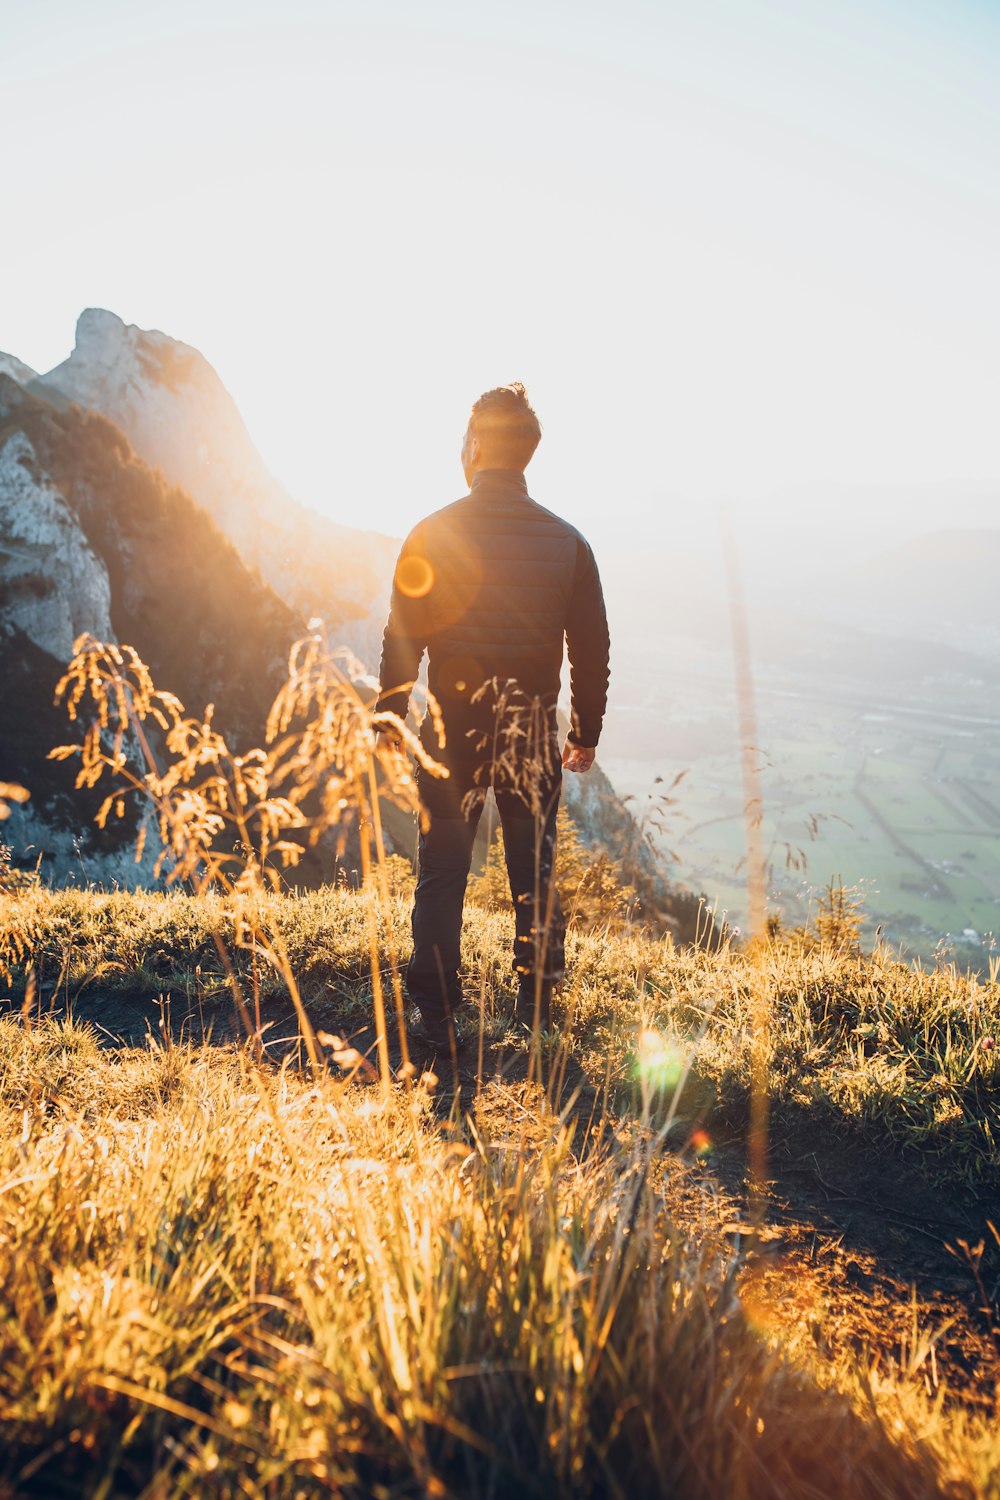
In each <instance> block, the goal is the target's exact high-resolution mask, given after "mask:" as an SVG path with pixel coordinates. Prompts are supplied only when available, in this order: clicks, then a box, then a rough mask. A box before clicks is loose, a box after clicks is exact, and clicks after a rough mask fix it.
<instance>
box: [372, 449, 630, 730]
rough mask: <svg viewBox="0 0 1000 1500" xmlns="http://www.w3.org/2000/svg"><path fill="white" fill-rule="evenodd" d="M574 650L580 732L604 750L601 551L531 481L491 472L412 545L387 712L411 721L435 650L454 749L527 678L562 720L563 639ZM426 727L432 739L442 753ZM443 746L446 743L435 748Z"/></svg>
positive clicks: (384, 703)
mask: <svg viewBox="0 0 1000 1500" xmlns="http://www.w3.org/2000/svg"><path fill="white" fill-rule="evenodd" d="M564 638H565V641H566V645H567V647H568V649H569V661H570V690H571V700H572V707H571V721H572V722H571V730H570V739H571V740H572V741H573V742H574V743H575V744H578V745H596V744H597V741H598V739H599V738H600V733H601V724H602V721H603V719H604V711H605V707H606V704H607V691H608V651H609V642H608V621H607V614H606V612H605V608H604V597H603V595H602V593H601V581H600V578H599V576H598V572H597V564H596V563H595V561H594V554H593V552H592V551H591V550H590V547H589V546H588V545H587V543H586V541H584V539H583V537H582V536H581V535H580V533H579V532H578V531H577V530H576V529H575V528H574V527H572V526H570V525H569V524H568V523H567V522H566V521H563V520H561V519H560V518H559V516H555V515H553V514H552V512H551V511H548V510H544V509H543V508H542V506H540V505H537V504H536V503H535V501H534V500H532V499H531V498H530V496H529V494H528V489H527V485H526V484H525V481H524V475H523V474H521V473H518V472H517V471H515V470H511V469H487V470H483V471H480V473H478V474H477V475H476V476H475V478H474V479H473V481H472V491H471V493H470V494H469V495H467V496H466V497H465V498H464V499H462V500H456V501H455V503H454V504H453V505H448V506H446V507H445V508H444V510H439V511H436V512H435V513H434V515H431V516H428V517H427V518H426V520H424V521H421V522H420V523H419V525H417V526H416V527H414V529H413V531H412V532H411V533H410V535H409V536H408V537H407V539H406V541H405V542H404V543H403V547H402V550H401V552H400V554H399V561H398V562H397V564H396V573H395V577H394V580H393V590H392V605H391V608H390V612H389V622H388V624H387V625H386V628H385V635H384V637H383V641H382V665H381V668H380V671H379V679H380V682H381V684H382V691H381V694H380V696H379V699H378V702H377V704H376V711H377V712H378V711H387V712H391V713H395V714H398V715H399V717H400V718H405V717H406V713H407V709H408V706H409V699H410V691H411V689H412V687H413V683H414V681H415V680H416V676H417V673H418V671H419V668H420V661H421V658H422V656H423V653H424V651H425V650H426V651H427V653H428V670H427V685H428V688H429V689H430V691H431V693H432V694H433V696H434V697H435V698H436V699H437V701H438V704H439V705H440V707H441V711H442V714H443V717H444V721H445V728H446V731H447V739H448V746H449V752H450V754H451V755H454V754H456V753H460V748H459V747H461V746H462V745H463V744H465V743H467V742H469V741H470V740H472V739H474V737H475V735H476V733H477V732H480V731H481V730H483V729H484V728H486V727H487V726H486V714H487V711H488V709H489V694H487V695H485V696H484V697H483V699H481V701H480V703H479V704H476V703H474V702H473V701H472V700H473V697H474V695H475V694H476V692H477V689H479V688H481V687H482V686H483V685H484V684H485V683H488V682H491V681H492V680H496V681H498V682H499V684H500V685H501V687H502V686H503V685H505V684H509V683H510V682H511V681H512V680H514V681H516V683H517V685H518V687H519V688H520V690H521V692H522V693H523V694H525V695H526V696H527V697H528V698H529V699H540V700H541V702H542V703H543V704H544V705H545V707H546V709H547V710H548V711H549V713H550V714H551V715H552V718H553V723H554V714H555V704H556V699H557V697H558V695H559V677H560V672H561V670H562V657H563V640H564ZM429 720H430V716H429V715H428V717H427V719H425V721H424V729H423V731H422V733H423V738H424V742H425V743H426V744H430V745H432V746H434V741H433V737H432V735H431V734H430V733H429ZM435 748H436V746H435Z"/></svg>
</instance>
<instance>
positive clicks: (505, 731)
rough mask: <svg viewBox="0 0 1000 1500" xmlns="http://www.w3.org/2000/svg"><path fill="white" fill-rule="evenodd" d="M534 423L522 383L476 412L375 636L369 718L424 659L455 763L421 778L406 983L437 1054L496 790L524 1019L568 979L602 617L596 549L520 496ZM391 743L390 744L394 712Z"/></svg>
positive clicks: (596, 720) (535, 435)
mask: <svg viewBox="0 0 1000 1500" xmlns="http://www.w3.org/2000/svg"><path fill="white" fill-rule="evenodd" d="M540 438H541V427H540V425H539V422H538V418H537V417H536V415H535V413H534V411H533V410H532V408H531V406H530V404H529V402H528V398H527V395H526V393H525V390H524V387H523V385H520V384H514V385H509V386H502V387H500V388H498V389H497V390H492V391H487V392H486V394H485V395H483V396H480V398H479V400H478V401H477V402H476V403H475V405H474V406H473V408H472V413H471V415H470V418H469V425H468V428H467V430H466V434H465V441H464V443H463V446H462V468H463V469H464V471H465V478H466V482H467V484H468V485H469V494H468V495H467V496H466V497H465V498H464V499H462V500H457V501H456V502H455V503H454V504H453V505H448V506H446V507H445V508H444V510H439V511H436V512H435V513H434V514H433V515H431V516H428V517H427V518H426V520H423V521H421V522H420V523H419V525H418V526H416V527H415V528H414V530H413V531H412V532H411V533H410V535H409V536H408V537H407V539H406V541H405V542H404V543H403V547H402V551H401V552H400V555H399V561H398V562H397V564H396V572H395V577H394V580H393V590H392V605H391V608H390V613H389V622H388V624H387V626H386V629H385V635H384V637H383V643H382V665H381V669H380V673H379V677H380V682H381V693H380V696H379V698H378V701H377V703H376V705H375V712H376V714H390V715H395V716H396V717H397V718H399V719H401V720H402V719H405V717H406V714H407V711H408V707H409V700H410V693H411V690H412V688H413V684H414V682H415V680H416V677H417V673H418V671H419V668H420V662H421V658H422V656H423V653H424V651H425V650H426V651H427V653H428V688H429V691H430V693H431V695H432V696H433V698H434V699H436V701H437V704H438V706H439V708H440V714H441V720H442V722H443V731H444V732H443V734H442V733H439V730H438V729H437V728H436V727H435V723H434V719H433V716H432V715H431V714H430V713H428V714H427V715H426V717H425V718H424V721H423V724H422V726H421V732H420V737H421V742H422V744H423V745H424V747H425V748H426V749H427V751H428V752H429V754H430V755H431V756H433V758H434V759H435V760H437V761H439V762H441V763H442V764H443V765H444V766H445V767H446V768H447V771H448V775H447V776H446V777H435V776H433V775H431V774H429V773H428V772H427V771H426V770H424V769H423V768H421V769H420V770H419V772H418V786H419V791H420V798H421V802H422V805H423V807H424V810H425V812H426V814H427V817H428V820H429V822H428V826H427V828H426V830H425V831H423V832H421V835H420V844H419V854H418V880H417V890H416V896H415V900H414V907H413V956H412V958H411V959H410V962H409V966H408V968H407V974H406V980H407V989H408V992H409V996H410V999H411V1000H412V1001H414V1002H415V1003H416V1004H417V1005H418V1006H419V1008H420V1012H421V1017H422V1021H423V1030H424V1034H425V1035H426V1037H427V1039H428V1040H429V1041H430V1042H431V1043H432V1044H434V1045H439V1046H449V1045H450V1044H452V1043H453V1041H454V1033H453V1029H452V1019H453V1016H454V1013H455V1011H456V1009H457V1008H458V1006H459V1005H460V1004H461V1000H462V993H461V983H460V979H459V967H460V961H461V952H460V949H461V931H462V907H463V902H464V899H465V887H466V883H467V880H468V876H469V868H470V865H471V862H472V849H473V843H474V840H475V836H476V829H477V826H478V823H479V818H480V814H481V812H482V807H483V802H484V800H485V795H486V790H487V789H488V788H489V787H492V788H493V792H494V795H495V798H496V804H497V810H498V812H499V814H500V822H501V826H502V828H503V835H504V850H505V854H506V859H507V873H508V876H509V878H510V889H511V896H512V898H513V901H514V913H515V940H514V972H515V974H516V975H517V977H518V981H519V982H518V992H517V1001H516V1014H517V1017H518V1019H519V1020H520V1021H522V1022H523V1023H524V1024H526V1025H528V1026H536V1025H541V1026H542V1027H543V1028H544V1027H547V1026H548V1025H549V1020H550V1002H551V996H552V988H553V985H554V983H555V982H556V981H557V980H558V979H559V978H560V977H561V976H562V972H563V920H562V913H561V911H560V909H559V899H558V895H557V894H556V890H555V886H554V883H553V881H552V863H553V854H554V848H555V822H556V810H557V807H558V803H559V792H560V785H561V779H562V771H563V770H564V769H565V770H567V771H588V770H589V769H590V767H591V766H592V765H593V763H594V754H595V747H596V745H597V741H598V738H599V736H600V733H601V724H602V721H603V718H604V711H605V707H606V703H607V688H608V650H609V643H608V623H607V616H606V613H605V608H604V599H603V595H602V593H601V583H600V578H599V576H598V572H597V565H596V563H595V561H594V554H593V553H592V551H591V550H590V547H589V546H588V545H587V543H586V541H585V540H584V539H583V537H582V536H581V535H580V533H579V532H578V531H576V530H575V529H574V528H573V527H572V526H570V525H569V524H568V523H567V522H566V521H563V520H561V519H560V518H559V517H558V516H555V515H553V514H552V512H551V511H548V510H544V509H543V508H542V507H541V506H540V505H537V504H536V503H535V501H534V500H532V499H531V498H530V496H529V495H528V489H527V485H526V483H525V479H524V470H525V468H526V467H527V465H528V463H529V461H530V460H531V457H532V455H533V453H534V451H535V449H536V448H537V446H538V443H539V439H540ZM564 639H565V642H566V645H567V647H568V651H569V661H570V686H571V702H572V706H571V728H570V732H569V735H568V738H567V741H566V744H565V746H564V748H563V750H562V754H561V756H560V754H559V747H558V739H557V736H558V728H557V722H556V701H557V698H558V694H559V679H560V673H561V670H562V659H563V641H564ZM381 735H382V736H383V737H384V738H383V740H382V742H383V743H390V744H397V745H398V742H399V737H398V731H396V730H394V728H393V726H392V723H391V720H389V721H387V722H383V725H382V728H381Z"/></svg>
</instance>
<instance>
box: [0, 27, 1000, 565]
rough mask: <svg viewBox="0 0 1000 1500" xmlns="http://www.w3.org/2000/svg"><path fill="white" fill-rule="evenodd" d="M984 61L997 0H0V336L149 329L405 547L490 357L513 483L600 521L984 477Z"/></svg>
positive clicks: (997, 352) (989, 445)
mask: <svg viewBox="0 0 1000 1500" xmlns="http://www.w3.org/2000/svg"><path fill="white" fill-rule="evenodd" d="M998 78H1000V3H997V0H979V3H974V0H863V3H853V0H616V3H615V4H614V5H611V4H609V3H607V0H601V3H599V4H596V3H592V0H574V3H573V4H571V5H570V4H566V5H563V4H554V3H547V0H504V3H502V4H501V3H497V0H494V3H492V4H480V3H478V0H426V3H421V4H418V3H416V0H364V3H358V4H351V3H347V0H326V3H320V0H284V3H282V4H281V5H278V4H262V3H258V0H242V3H240V4H238V5H237V4H233V3H227V0H169V3H166V0H152V3H150V0H146V3H144V4H143V5H141V6H137V5H135V4H134V0H88V3H87V4H86V5H83V4H80V3H79V0H30V3H28V0H16V3H12V0H0V126H2V132H3V134H2V139H3V141H4V143H5V146H4V165H3V208H2V211H0V212H2V219H3V232H2V236H0V246H2V248H0V257H2V259H0V270H2V275H0V348H3V349H7V350H8V351H10V352H12V353H14V354H17V355H18V356H20V357H21V358H22V359H25V360H27V361H28V362H29V363H30V364H32V365H34V366H35V367H36V368H38V369H47V368H49V367H51V366H52V365H54V364H55V363H57V362H58V361H59V360H61V359H62V358H64V357H65V355H66V354H67V353H68V351H69V348H70V347H71V345H72V337H73V327H74V323H75V320H76V317H77V315H78V313H79V312H80V310H81V308H83V307H85V306H88V305H96V306H103V307H109V308H112V309H113V310H114V311H116V312H117V313H119V314H120V315H121V316H122V317H123V318H125V320H126V321H128V322H134V323H138V324H140V325H141V326H143V327H155V328H161V329H163V330H164V331H166V332H168V333H170V334H173V335H174V336H175V337H177V338H180V339H183V340H185V341H186V342H188V343H192V344H194V345H196V346H197V347H198V348H199V349H201V350H202V352H203V353H204V354H205V355H206V356H207V357H208V358H209V359H210V360H211V361H212V363H213V364H214V365H215V367H216V368H217V370H218V371H219V374H220V375H221V376H222V378H223V380H224V381H225V383H226V384H227V386H228V387H229V389H230V390H231V391H232V392H233V394H234V396H235V397H236V399H237V401H238V403H239V405H240V407H241V409H242V411H243V414H244V416H245V418H246V420H247V423H248V426H249V428H250V431H251V433H252V435H253V436H254V438H255V440H256V441H257V444H258V446H259V447H260V449H261V451H262V452H263V454H264V456H265V458H266V459H267V461H268V463H269V464H270V465H271V467H272V468H273V469H274V471H275V472H276V473H277V474H278V475H279V477H281V478H282V479H283V480H284V481H285V482H286V483H287V484H288V485H289V487H290V488H291V489H292V490H293V492H294V493H296V494H297V495H299V496H300V497H301V498H302V499H305V500H308V501H310V502H311V503H313V504H315V505H318V506H320V507H323V508H325V509H327V510H329V511H330V513H331V514H333V515H335V516H337V517H338V518H339V519H342V520H345V521H350V522H353V523H354V524H363V525H370V526H374V527H378V528H379V529H383V530H388V531H394V532H397V533H398V532H401V531H403V530H404V529H406V527H407V526H408V525H409V523H410V521H412V519H413V518H414V516H415V515H416V514H417V513H419V512H421V511H424V510H426V509H428V508H432V507H433V506H436V505H438V504H442V503H444V502H446V501H447V500H449V499H451V498H454V497H455V496H456V495H458V494H459V493H461V492H462V488H463V486H462V481H461V476H460V472H459V467H458V461H457V453H458V447H459V442H460V437H461V432H462V428H463V426H464V422H465V417H466V414H467V410H468V406H469V404H470V402H471V400H472V399H473V398H474V397H475V396H476V395H477V394H478V393H479V392H480V391H481V390H482V389H484V388H485V387H487V386H490V385H494V384H496V383H498V382H502V381H505V380H509V379H513V378H520V379H523V380H524V381H525V382H526V383H527V384H528V386H529V390H530V391H531V394H532V396H533V398H534V400H535V404H536V406H537V409H538V411H539V414H540V416H541V418H542V422H543V425H544V427H545V433H546V435H545V439H544V442H543V445H542V448H541V450H540V451H539V455H538V457H537V459H536V461H535V463H534V465H533V466H532V470H531V473H530V477H531V480H532V488H533V491H534V492H535V493H536V495H537V496H538V498H539V499H541V500H543V502H545V503H547V504H550V505H551V506H552V507H553V508H554V509H556V510H559V511H562V512H563V513H565V514H568V515H571V516H573V517H575V518H576V519H578V521H579V522H580V524H582V525H583V526H584V528H585V529H587V530H589V531H590V532H591V533H592V534H593V535H594V536H595V538H601V537H604V538H607V539H608V540H609V542H610V540H613V539H617V540H619V541H621V540H623V539H625V538H634V537H636V536H637V535H638V534H639V527H640V524H643V525H645V526H655V529H656V530H657V532H658V533H659V534H661V535H662V534H664V532H665V531H667V530H669V526H670V516H671V510H672V507H675V506H677V505H679V504H680V503H681V502H683V503H684V504H685V505H690V504H697V503H704V502H705V501H707V500H709V499H712V498H715V497H717V496H720V495H725V496H728V497H730V498H731V499H733V500H734V502H735V503H736V505H737V506H740V505H742V506H743V507H744V508H745V507H746V506H748V505H750V504H751V503H752V502H753V498H754V497H756V496H760V495H764V494H768V493H770V492H773V491H775V490H777V491H783V492H786V493H788V494H795V493H796V491H797V487H798V486H800V485H803V484H809V485H815V484H816V483H822V484H830V483H835V484H837V483H849V484H854V485H860V486H863V487H869V486H894V487H895V486H898V487H899V493H900V494H905V493H906V491H907V488H908V487H911V486H914V485H921V486H924V487H927V486H930V487H934V486H937V485H939V484H940V485H945V486H947V485H952V484H956V485H958V484H965V483H967V482H972V483H977V484H979V485H980V486H981V485H982V484H983V483H984V482H992V481H996V480H998V479H1000V461H998V453H997V443H996V434H997V429H998V413H1000V400H998V398H1000V295H998V273H997V267H998V266H1000V87H998ZM677 497H680V498H679V499H678V498H677Z"/></svg>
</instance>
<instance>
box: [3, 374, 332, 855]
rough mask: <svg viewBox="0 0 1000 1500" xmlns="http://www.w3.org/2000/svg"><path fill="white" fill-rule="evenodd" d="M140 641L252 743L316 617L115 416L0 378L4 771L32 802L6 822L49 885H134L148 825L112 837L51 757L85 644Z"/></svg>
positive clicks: (186, 694) (161, 676)
mask: <svg viewBox="0 0 1000 1500" xmlns="http://www.w3.org/2000/svg"><path fill="white" fill-rule="evenodd" d="M82 631H90V632H92V633H93V634H94V635H96V636H98V637H100V638H101V639H103V640H109V641H125V642H128V643H129V644H130V645H132V646H134V647H135V648H136V649H137V650H138V652H139V654H140V655H141V656H142V657H143V659H144V660H145V661H146V663H147V664H148V666H149V667H150V669H151V671H152V674H153V680H154V682H155V683H156V684H157V686H158V687H161V688H165V689H168V690H169V691H171V692H174V693H176V694H177V695H178V697H180V698H181V699H182V701H183V702H184V703H185V704H186V705H187V706H188V708H189V709H190V710H191V711H192V712H201V711H202V710H203V709H204V707H205V705H206V704H207V703H215V705H216V722H217V723H218V724H219V727H220V728H222V729H223V731H224V732H225V733H226V734H227V735H230V736H232V738H233V740H234V742H235V743H236V744H239V745H241V746H245V747H249V746H250V745H252V744H257V743H259V741H260V737H261V728H262V725H263V723H264V720H265V717H266V714H267V710H268V707H269V706H270V703H271V701H272V699H273V696H274V693H275V690H276V688H277V686H278V684H279V682H280V681H281V679H282V677H283V674H284V666H285V661H286V658H287V651H288V648H289V646H290V645H291V643H292V641H293V640H294V639H295V638H296V636H298V635H300V634H302V633H303V622H302V620H301V618H300V617H299V616H298V615H296V614H295V612H294V611H293V610H291V609H290V608H289V607H288V606H287V605H286V604H284V603H283V602H282V601H281V600H280V599H278V598H277V596H276V595H275V594H274V593H273V591H272V590H271V589H270V588H268V586H267V585H266V584H265V583H263V582H262V581H261V580H260V579H259V578H258V577H256V576H255V575H254V574H253V573H251V572H250V570H249V569H248V568H247V567H246V565H245V564H244V562H243V560H242V558H241V557H240V555H239V553H238V552H237V551H236V548H235V547H234V546H233V544H232V543H231V542H230V541H229V540H228V539H227V538H226V537H224V536H223V535H222V533H221V531H220V530H219V528H218V527H217V526H216V524H215V522H214V521H213V520H212V519H211V517H210V516H208V515H207V514H206V512H205V511H204V510H203V509H202V508H201V507H200V506H199V505H196V504H195V502H194V501H193V500H192V499H191V497H190V496H189V495H187V494H186V493H185V492H184V491H183V490H181V489H180V488H178V487H177V486H173V485H170V484H168V483H167V481H166V480H165V479H164V477H163V475H162V474H160V473H158V472H157V471H155V470H152V469H150V468H149V467H147V465H145V464H144V463H142V462H141V460H140V459H138V458H137V457H136V455H135V453H134V452H133V450H132V448H131V446H130V445H129V443H128V441H127V439H126V438H125V437H124V436H123V435H122V433H121V432H120V431H119V430H118V429H117V428H116V427H114V426H113V424H112V423H111V422H109V421H108V420H107V419H106V418H103V417H100V416H98V415H96V414H95V413H93V412H83V411H81V410H80V409H79V408H78V407H74V408H70V409H66V410H60V409H57V408H56V407H53V406H52V405H50V404H49V403H48V402H45V401H43V400H41V399H40V398H39V397H38V396H36V395H33V394H32V393H30V392H29V391H27V390H26V389H25V388H24V387H22V386H21V385H19V384H17V383H16V382H15V381H14V380H13V379H11V378H10V377H9V376H5V375H0V765H2V766H3V774H4V779H6V780H13V781H18V782H21V783H23V784H24V785H25V786H27V787H28V788H29V790H30V791H31V794H32V795H31V801H30V802H28V803H27V804H25V805H24V806H23V807H20V808H17V809H15V811H14V813H13V815H12V817H11V819H10V820H9V821H8V822H7V823H5V824H4V840H5V842H6V843H8V844H9V845H10V846H11V847H12V848H14V851H15V855H16V856H17V857H18V859H19V860H20V861H21V862H24V861H25V860H27V859H28V858H29V852H28V851H29V849H30V862H32V863H33V862H34V860H35V859H36V858H37V857H39V856H41V858H42V864H43V869H44V871H45V873H46V875H47V876H48V878H50V879H52V880H54V881H57V882H62V881H65V880H66V879H68V878H69V877H70V874H71V873H73V874H75V876H76V878H79V877H80V876H81V874H82V873H84V872H85V873H87V874H88V875H90V876H93V877H94V878H100V879H102V880H105V881H111V880H117V881H119V882H121V883H125V884H135V883H136V882H137V881H140V880H142V879H144V878H147V877H148V873H149V872H148V870H147V869H145V868H143V869H139V870H137V869H136V867H135V865H134V863H133V861H132V856H131V841H132V837H133V835H134V833H135V824H134V822H132V823H131V824H129V823H128V822H126V823H125V824H123V825H119V824H116V825H114V826H113V827H110V828H109V832H108V834H107V835H106V836H99V835H98V831H97V830H96V829H95V828H94V826H93V822H92V819H93V812H94V810H95V807H96V804H97V802H98V801H99V800H100V799H99V798H96V797H94V796H93V795H88V794H86V793H80V792H76V791H75V790H74V789H73V777H74V767H73V764H72V763H71V762H70V763H61V762H53V761H48V760H47V759H46V753H47V751H48V750H49V749H50V748H51V747H52V746H53V745H56V744H59V743H62V742H64V741H66V740H67V739H68V738H70V737H71V732H70V730H69V725H68V721H67V718H66V715H65V712H64V710H63V709H61V708H56V707H55V706H54V704H53V701H52V700H53V689H54V687H55V684H56V682H57V680H58V678H59V677H60V675H61V674H62V671H63V669H64V667H65V664H66V662H67V660H68V658H69V656H70V655H71V653H72V645H73V640H74V638H75V637H76V636H77V635H78V634H80V633H81V632H82Z"/></svg>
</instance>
